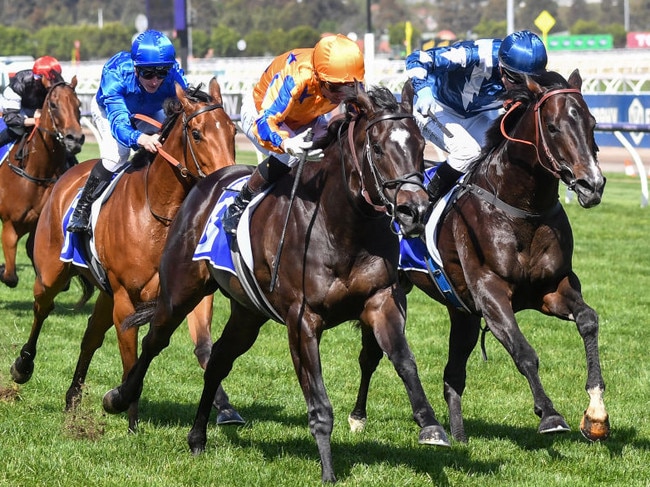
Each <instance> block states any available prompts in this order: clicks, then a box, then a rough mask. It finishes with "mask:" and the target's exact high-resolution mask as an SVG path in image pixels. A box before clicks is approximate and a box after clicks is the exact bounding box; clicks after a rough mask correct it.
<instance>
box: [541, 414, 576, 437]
mask: <svg viewBox="0 0 650 487" xmlns="http://www.w3.org/2000/svg"><path fill="white" fill-rule="evenodd" d="M538 431H539V432H540V433H541V434H543V435H545V434H548V433H566V432H567V431H571V428H570V427H569V425H568V424H567V422H566V421H565V420H564V418H563V417H562V416H560V415H559V414H554V415H553V416H549V417H547V418H543V419H542V421H541V422H540V423H539V430H538Z"/></svg>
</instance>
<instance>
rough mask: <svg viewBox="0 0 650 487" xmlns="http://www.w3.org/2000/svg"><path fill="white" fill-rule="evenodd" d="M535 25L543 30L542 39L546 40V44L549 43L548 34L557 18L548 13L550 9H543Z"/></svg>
mask: <svg viewBox="0 0 650 487" xmlns="http://www.w3.org/2000/svg"><path fill="white" fill-rule="evenodd" d="M535 25H536V26H537V28H538V29H539V30H541V31H542V40H543V41H544V45H548V43H547V42H546V36H547V35H548V33H549V31H550V30H551V29H552V28H553V26H554V25H555V18H554V17H553V16H552V15H551V14H550V13H548V10H542V13H540V14H539V15H538V16H537V18H536V19H535Z"/></svg>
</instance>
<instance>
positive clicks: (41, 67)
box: [32, 56, 62, 80]
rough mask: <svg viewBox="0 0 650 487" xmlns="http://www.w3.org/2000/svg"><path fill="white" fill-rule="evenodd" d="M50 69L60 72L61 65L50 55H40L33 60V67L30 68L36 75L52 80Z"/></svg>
mask: <svg viewBox="0 0 650 487" xmlns="http://www.w3.org/2000/svg"><path fill="white" fill-rule="evenodd" d="M52 71H56V72H57V73H59V74H61V71H62V70H61V65H60V64H59V61H57V60H56V58H53V57H52V56H42V57H39V58H38V59H37V60H36V61H34V67H33V68H32V73H34V74H35V75H36V76H45V77H46V78H48V79H50V80H52V79H53V78H54V76H53V74H52Z"/></svg>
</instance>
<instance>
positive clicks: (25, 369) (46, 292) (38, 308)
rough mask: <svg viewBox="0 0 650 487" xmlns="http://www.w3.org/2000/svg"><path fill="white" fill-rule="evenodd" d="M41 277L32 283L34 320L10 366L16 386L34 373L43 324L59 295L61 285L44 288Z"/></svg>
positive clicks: (37, 277)
mask: <svg viewBox="0 0 650 487" xmlns="http://www.w3.org/2000/svg"><path fill="white" fill-rule="evenodd" d="M42 279H43V278H42V276H41V275H39V274H37V275H36V280H35V281H34V305H33V312H34V320H33V321H32V328H31V331H30V333H29V337H28V339H27V342H26V343H25V344H24V345H23V347H22V349H21V350H20V356H19V357H17V358H16V360H15V361H14V363H13V364H12V365H11V369H10V373H11V378H12V379H13V380H14V382H16V383H18V384H24V383H25V382H27V381H28V380H29V379H30V378H31V377H32V373H33V372H34V359H35V358H36V344H37V343H38V337H39V336H40V334H41V329H42V328H43V323H44V322H45V320H46V319H47V317H48V315H49V314H50V312H51V311H52V310H53V309H54V297H55V296H56V295H57V294H58V293H59V291H60V290H61V288H62V287H63V284H62V283H61V282H60V281H57V282H56V283H55V285H54V286H52V287H49V286H45V285H44V284H43V281H42Z"/></svg>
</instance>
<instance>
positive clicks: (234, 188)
mask: <svg viewBox="0 0 650 487" xmlns="http://www.w3.org/2000/svg"><path fill="white" fill-rule="evenodd" d="M247 180H248V176H245V177H243V178H240V179H238V180H237V181H234V182H233V183H232V184H231V185H230V186H228V188H227V189H226V191H224V192H223V193H222V195H221V196H220V197H219V200H218V201H217V204H216V205H215V206H214V209H213V210H212V213H211V214H210V218H208V222H207V223H206V225H205V228H204V229H203V234H202V235H201V239H200V240H199V243H198V245H197V246H196V249H195V250H194V256H193V257H192V260H207V261H208V262H209V263H210V265H212V266H213V267H214V268H215V269H221V270H225V271H228V272H231V273H232V274H233V275H237V272H236V270H235V264H234V263H233V260H232V255H231V253H230V243H231V239H232V236H231V235H230V234H229V233H228V232H226V231H225V230H224V229H223V225H222V223H221V220H222V218H223V216H224V214H225V213H226V209H227V208H228V206H229V205H230V203H232V202H233V200H234V199H235V196H237V194H238V193H239V190H240V189H241V188H242V187H243V185H244V183H245V182H246V181H247ZM245 216H246V215H244V216H243V217H242V219H243V218H244V217H245ZM240 235H241V234H240ZM239 238H243V235H242V236H240V237H239Z"/></svg>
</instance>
